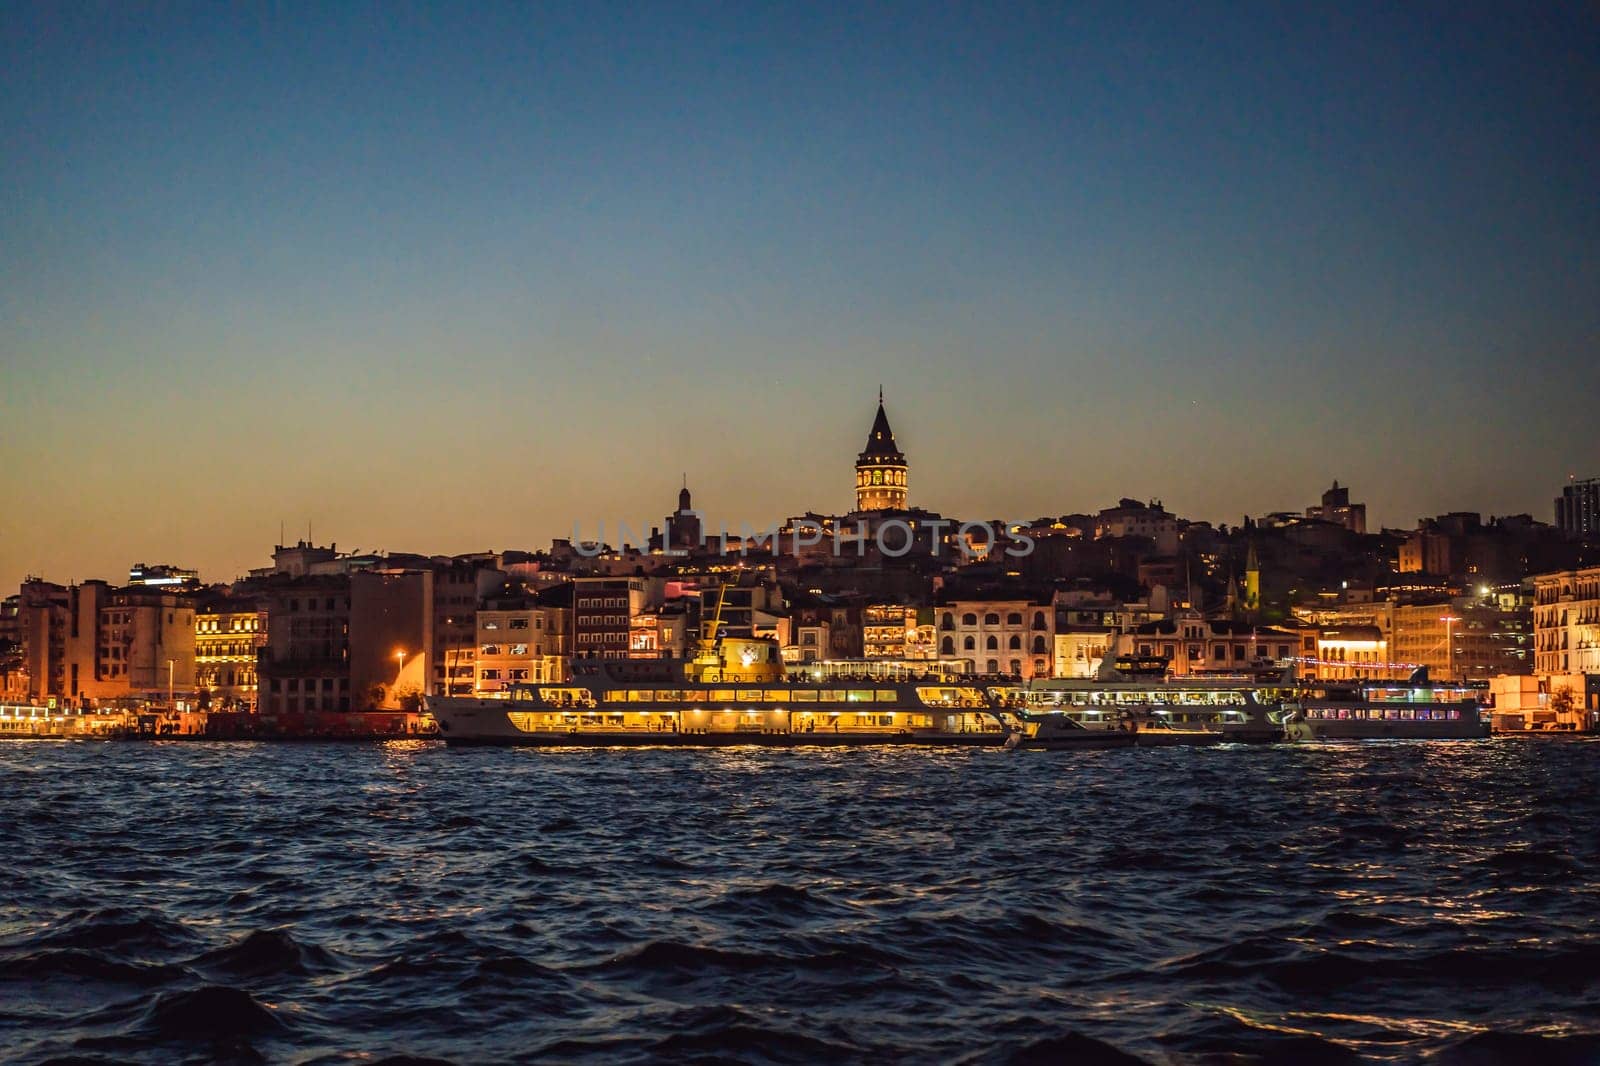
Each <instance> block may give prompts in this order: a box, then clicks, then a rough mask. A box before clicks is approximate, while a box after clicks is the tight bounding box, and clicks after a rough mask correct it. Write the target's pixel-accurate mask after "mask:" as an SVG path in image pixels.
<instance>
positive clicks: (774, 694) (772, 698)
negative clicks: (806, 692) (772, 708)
mask: <svg viewBox="0 0 1600 1066" xmlns="http://www.w3.org/2000/svg"><path fill="white" fill-rule="evenodd" d="M764 698H765V699H766V700H767V702H768V703H782V702H784V701H785V700H787V699H788V698H789V690H788V689H786V688H769V689H767V690H766V692H765V693H764Z"/></svg>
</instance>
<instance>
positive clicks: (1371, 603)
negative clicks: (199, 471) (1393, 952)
mask: <svg viewBox="0 0 1600 1066" xmlns="http://www.w3.org/2000/svg"><path fill="white" fill-rule="evenodd" d="M910 474H911V461H910V459H909V458H908V456H907V455H906V454H905V453H903V452H902V451H901V449H900V446H899V445H898V444H897V442H896V440H895V436H894V431H893V429H892V428H891V426H890V422H889V417H888V413H887V411H886V409H885V407H884V404H883V397H882V393H881V390H880V394H879V402H878V407H877V411H876V414H875V417H874V419H873V421H872V424H871V428H870V429H869V431H868V435H867V440H866V444H865V446H864V447H863V449H862V451H861V453H860V455H859V456H858V458H857V461H856V464H855V469H854V471H853V477H854V492H855V506H854V508H853V509H852V510H851V511H849V512H847V513H841V514H818V513H807V514H803V515H797V516H795V517H793V518H791V519H790V520H789V521H787V522H786V523H783V524H782V525H781V526H779V527H777V528H775V529H771V530H764V531H757V530H753V529H750V528H749V527H748V526H746V527H744V528H743V529H742V530H739V531H737V532H730V531H729V529H728V528H727V526H726V524H721V523H719V524H716V525H715V526H713V525H712V524H711V523H709V522H708V520H707V519H706V517H705V515H704V513H703V512H702V511H700V510H698V509H696V507H695V505H694V500H693V497H692V495H691V492H690V488H689V486H688V483H687V481H686V480H685V482H684V484H683V487H682V489H681V490H680V491H679V493H678V496H677V506H676V507H675V508H674V509H673V510H672V511H671V513H670V514H668V515H666V516H665V517H664V519H663V520H662V521H661V523H660V525H659V526H657V527H655V528H652V529H650V530H649V533H648V535H647V536H644V537H641V538H640V541H641V542H640V543H636V544H629V543H614V544H613V543H605V542H604V541H600V540H592V541H585V540H581V539H576V537H575V538H574V539H562V540H557V541H555V542H554V543H552V544H551V545H550V546H549V547H548V548H546V549H543V550H537V551H534V550H504V551H485V552H478V553H471V554H466V555H453V556H438V555H428V554H424V553H412V552H402V551H389V552H366V551H363V552H348V551H344V552H342V551H340V550H339V549H338V547H337V545H336V544H335V543H329V544H325V545H323V544H315V543H313V542H311V541H310V540H309V539H301V540H298V541H296V542H294V543H286V544H279V545H275V546H274V548H273V551H272V561H271V565H269V566H264V567H262V568H260V569H256V570H252V571H250V573H249V574H248V575H246V576H243V577H240V578H238V579H237V580H234V581H231V582H214V581H206V580H204V579H203V578H202V575H200V574H199V573H197V572H195V571H194V570H191V569H185V568H184V567H183V566H181V565H170V564H159V565H147V564H145V563H140V564H137V565H135V566H133V567H131V568H130V571H129V574H128V577H127V579H126V580H125V581H124V580H120V579H117V580H113V579H110V578H107V579H97V580H86V581H79V582H76V583H72V584H66V585H63V584H58V583H55V582H52V581H50V580H48V579H46V578H45V577H30V578H29V579H27V580H26V581H24V582H23V584H22V586H21V588H20V589H19V590H18V591H17V593H16V594H14V595H11V596H8V597H7V598H6V599H5V601H4V604H3V607H0V696H3V700H4V702H6V703H11V704H43V705H47V706H49V707H51V708H60V709H76V710H102V709H110V708H117V709H123V710H130V709H136V708H151V707H159V708H163V709H165V710H166V711H168V712H173V713H176V712H185V713H187V712H196V711H198V712H206V711H211V712H218V711H227V712H234V713H245V714H265V715H273V714H280V713H306V712H353V711H394V710H406V711H415V710H416V709H417V708H418V707H419V705H420V703H421V698H422V697H424V696H427V695H434V694H438V695H447V696H454V695H473V694H477V695H485V694H487V695H492V694H495V693H499V692H503V691H505V690H506V689H507V688H509V687H510V686H512V685H514V684H516V683H520V682H529V683H550V682H561V681H564V680H566V679H567V678H568V677H569V676H570V667H571V663H572V661H573V660H574V659H585V658H602V659H654V658H662V657H684V656H685V655H687V654H689V652H690V651H691V650H692V649H693V647H694V645H695V642H696V641H697V640H698V639H699V638H700V636H701V635H702V629H703V627H705V626H706V625H707V620H708V618H709V617H710V613H711V609H712V605H713V604H717V603H718V602H719V601H720V603H721V613H720V616H719V617H720V628H719V631H718V632H719V634H721V635H732V636H765V637H770V638H773V639H775V640H776V641H777V643H778V644H779V645H780V646H781V648H782V655H783V659H784V661H785V662H786V663H792V664H803V663H810V662H826V661H852V660H875V661H877V662H879V663H880V664H886V665H892V664H895V663H903V664H918V663H928V662H930V661H936V662H938V663H940V664H941V666H942V667H943V668H944V669H945V670H947V671H951V672H954V673H958V674H970V675H974V676H984V677H990V678H994V677H1006V678H1014V679H1018V680H1029V679H1035V678H1067V677H1090V676H1094V675H1095V674H1096V672H1097V671H1099V670H1100V669H1101V667H1102V664H1103V662H1104V661H1105V659H1106V657H1107V656H1112V657H1117V656H1140V657H1158V658H1160V659H1161V660H1164V661H1165V666H1166V671H1167V673H1168V674H1169V675H1172V676H1180V677H1182V676H1199V675H1226V674H1229V673H1237V672H1240V671H1244V670H1247V669H1259V668H1261V667H1262V666H1265V665H1269V664H1270V665H1271V666H1272V667H1274V668H1287V667H1291V666H1292V668H1293V669H1294V671H1295V673H1296V674H1297V676H1299V677H1301V678H1314V679H1327V680H1335V681H1348V680H1363V679H1370V680H1385V679H1393V680H1404V679H1406V678H1408V677H1411V676H1413V675H1414V674H1415V673H1416V672H1417V671H1418V670H1419V669H1424V670H1426V672H1427V676H1431V677H1432V678H1434V679H1438V680H1451V681H1464V682H1476V683H1483V684H1487V685H1488V686H1489V687H1490V690H1491V691H1490V696H1491V699H1492V702H1493V705H1494V709H1495V713H1496V714H1497V715H1501V716H1505V715H1517V716H1521V720H1522V721H1523V723H1524V724H1534V723H1542V724H1545V725H1548V726H1551V727H1560V728H1586V727H1588V726H1590V725H1592V724H1593V723H1594V721H1595V718H1596V712H1597V711H1600V478H1591V479H1588V480H1583V481H1578V480H1573V481H1571V482H1570V483H1569V484H1567V485H1566V486H1564V487H1563V488H1562V489H1561V491H1560V494H1559V496H1557V497H1556V498H1555V501H1554V514H1553V519H1554V521H1552V522H1546V521H1543V520H1541V519H1538V518H1535V517H1533V516H1531V515H1527V514H1520V515H1501V516H1490V517H1487V518H1485V517H1484V516H1483V515H1480V514H1474V513H1464V512H1457V513H1450V514H1442V515H1437V516H1433V517H1429V518H1422V519H1420V520H1419V521H1418V522H1417V525H1416V527H1415V528H1414V529H1409V530H1394V529H1379V530H1371V529H1369V528H1368V527H1367V519H1366V508H1365V506H1364V505H1363V504H1362V503H1361V502H1359V500H1356V499H1353V498H1352V489H1351V488H1350V487H1349V486H1345V485H1341V484H1339V483H1338V482H1335V483H1334V484H1333V485H1331V486H1330V487H1329V488H1328V489H1326V490H1325V491H1323V492H1322V493H1321V496H1320V500H1319V501H1318V502H1315V503H1312V504H1310V505H1308V506H1306V507H1304V508H1303V509H1298V510H1285V511H1280V512H1274V513H1271V514H1265V515H1260V516H1254V517H1245V518H1244V519H1243V520H1242V521H1240V522H1239V523H1238V524H1237V525H1231V526H1230V525H1225V524H1224V525H1213V524H1212V523H1210V522H1207V521H1202V520H1196V519H1190V518H1186V517H1184V516H1181V515H1176V514H1173V513H1171V512H1169V511H1167V510H1166V509H1165V508H1164V507H1163V506H1162V504H1161V502H1160V501H1159V500H1150V501H1141V500H1135V499H1122V500H1119V501H1117V502H1116V503H1115V504H1114V505H1112V506H1108V507H1104V508H1102V509H1100V510H1099V511H1096V512H1092V513H1077V514H1062V515H1056V516H1044V517H1039V518H1036V519H1033V520H1030V521H1021V522H1019V521H1000V520H982V521H972V520H970V519H956V518H951V517H947V516H944V515H941V514H938V513H936V512H934V511H931V510H927V509H924V508H922V507H920V506H916V505H915V504H914V503H913V498H912V495H911V488H912V482H911V477H910ZM597 525H598V526H599V528H600V530H601V531H603V529H604V524H603V523H598V524H597ZM581 528H582V524H581V523H579V524H578V525H576V526H575V529H581Z"/></svg>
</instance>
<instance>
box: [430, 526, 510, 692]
mask: <svg viewBox="0 0 1600 1066" xmlns="http://www.w3.org/2000/svg"><path fill="white" fill-rule="evenodd" d="M500 564H501V557H500V556H499V555H496V554H493V553H488V552H485V553H481V554H476V555H457V556H452V557H440V558H438V559H435V560H434V561H433V565H432V567H431V568H430V569H431V570H432V571H433V650H434V655H433V660H432V663H431V667H432V675H431V678H430V687H429V689H428V692H429V693H430V694H433V693H437V694H440V695H445V696H454V695H462V696H466V695H470V694H471V693H472V691H473V689H474V687H475V686H476V684H477V671H476V667H475V663H476V659H477V653H478V646H479V644H480V641H479V640H478V625H477V611H478V603H479V601H480V600H482V599H483V597H485V596H488V595H490V594H492V593H494V592H496V591H497V590H499V589H500V588H501V587H502V586H503V585H504V584H505V579H506V575H505V572H504V571H503V570H502V569H501V565H500Z"/></svg>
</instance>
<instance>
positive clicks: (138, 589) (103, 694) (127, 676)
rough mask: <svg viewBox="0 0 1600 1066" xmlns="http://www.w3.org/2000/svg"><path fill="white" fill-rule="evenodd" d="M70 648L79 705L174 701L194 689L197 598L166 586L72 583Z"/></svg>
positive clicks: (71, 695)
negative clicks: (194, 599)
mask: <svg viewBox="0 0 1600 1066" xmlns="http://www.w3.org/2000/svg"><path fill="white" fill-rule="evenodd" d="M63 651H64V656H65V667H66V684H65V689H64V695H65V696H66V698H67V699H68V700H69V701H70V702H71V703H73V704H74V705H77V706H97V705H101V704H104V703H107V702H111V701H125V700H137V701H143V702H152V701H156V702H172V701H173V700H174V699H175V698H176V697H177V696H178V695H179V694H180V693H181V694H185V695H187V694H188V693H189V692H191V691H193V689H194V683H195V632H194V603H193V600H192V599H191V598H190V597H189V596H187V595H185V594H182V593H179V592H178V591H176V590H175V589H174V588H172V587H164V586H151V585H134V586H129V587H127V588H122V589H113V588H112V587H111V586H110V585H108V584H107V583H106V582H104V581H85V582H83V583H82V584H79V585H72V586H69V587H68V589H67V619H66V629H65V633H64V642H63Z"/></svg>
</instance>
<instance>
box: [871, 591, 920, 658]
mask: <svg viewBox="0 0 1600 1066" xmlns="http://www.w3.org/2000/svg"><path fill="white" fill-rule="evenodd" d="M861 643H862V655H863V656H864V657H866V658H868V659H899V660H903V661H911V660H916V661H921V660H927V659H933V658H936V657H937V654H938V652H937V649H938V643H937V638H936V631H935V629H934V625H933V613H932V612H931V611H927V610H921V611H919V610H918V609H917V608H916V607H911V606H903V605H901V604H869V605H868V606H867V607H865V608H863V609H862V612H861Z"/></svg>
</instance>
